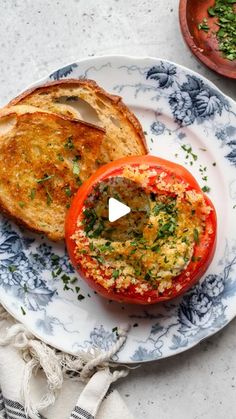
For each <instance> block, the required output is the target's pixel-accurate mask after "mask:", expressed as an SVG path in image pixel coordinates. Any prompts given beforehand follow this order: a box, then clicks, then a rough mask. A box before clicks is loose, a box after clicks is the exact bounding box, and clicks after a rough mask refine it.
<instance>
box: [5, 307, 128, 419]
mask: <svg viewBox="0 0 236 419" xmlns="http://www.w3.org/2000/svg"><path fill="white" fill-rule="evenodd" d="M122 339H123V340H122ZM124 340H125V338H121V341H120V345H122V344H123V343H124ZM116 349H117V348H114V351H115V350H116ZM99 357H100V359H98V358H99ZM102 358H103V359H102ZM105 359H106V354H99V356H97V357H95V358H94V359H90V360H89V361H88V362H87V364H86V363H85V364H84V368H83V371H80V372H79V374H77V373H74V374H73V376H71V374H70V375H69V374H68V371H69V369H70V368H72V369H74V371H76V368H75V366H76V365H77V367H78V361H77V360H73V358H72V357H69V356H68V355H66V354H62V353H60V352H58V351H55V350H54V349H52V348H49V347H48V346H47V345H45V344H43V343H42V342H40V341H38V340H36V339H35V338H34V337H33V336H32V335H31V334H30V333H29V332H28V331H27V329H26V328H25V327H24V326H23V325H20V324H17V323H16V322H15V321H14V320H13V319H12V318H11V317H10V316H9V315H8V314H7V313H6V312H5V310H4V309H3V308H2V307H1V306H0V419H3V418H4V419H26V418H30V419H36V418H41V419H68V418H69V419H94V418H96V419H121V418H122V419H134V418H133V416H132V415H131V413H130V412H129V411H128V409H127V407H126V405H125V403H124V402H123V400H122V398H121V396H120V395H119V393H118V392H117V391H116V390H114V391H111V392H110V393H108V390H109V387H110V384H111V383H112V382H114V381H116V379H117V378H120V377H122V376H125V375H127V371H126V370H123V371H117V370H115V371H114V372H113V373H111V372H110V369H109V362H107V360H105ZM76 362H77V364H76ZM63 365H64V366H65V365H67V366H68V368H67V371H65V368H64V371H63ZM31 367H33V368H31ZM93 368H94V371H95V373H94V374H93V373H91V371H92V369H93ZM78 369H79V368H78ZM83 374H84V376H85V375H86V374H88V375H89V374H90V375H91V378H90V379H89V381H88V382H87V383H84V382H81V381H79V379H80V378H81V377H82V376H83ZM80 375H81V377H80Z"/></svg>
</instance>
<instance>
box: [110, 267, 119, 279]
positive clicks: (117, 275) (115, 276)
mask: <svg viewBox="0 0 236 419" xmlns="http://www.w3.org/2000/svg"><path fill="white" fill-rule="evenodd" d="M119 275H120V271H119V269H115V270H114V271H113V273H112V276H113V278H115V279H117V278H118V277H119Z"/></svg>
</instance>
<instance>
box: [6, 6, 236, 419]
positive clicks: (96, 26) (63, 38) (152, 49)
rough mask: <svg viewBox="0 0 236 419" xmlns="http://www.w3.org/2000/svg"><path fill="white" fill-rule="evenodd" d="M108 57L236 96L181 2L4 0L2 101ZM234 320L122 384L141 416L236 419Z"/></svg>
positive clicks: (232, 84)
mask: <svg viewBox="0 0 236 419" xmlns="http://www.w3.org/2000/svg"><path fill="white" fill-rule="evenodd" d="M103 54H111V55H112V54H130V55H137V56H138V55H140V56H144V55H151V56H157V57H161V58H167V59H170V60H172V61H176V62H177V63H179V64H183V65H185V66H187V67H189V68H191V69H193V70H196V71H198V72H199V73H200V74H202V75H204V76H206V77H208V78H209V79H210V80H212V81H213V82H214V83H215V84H216V85H217V86H218V87H219V88H221V89H222V90H223V92H225V93H226V94H228V95H230V96H231V97H233V98H234V99H236V82H235V81H230V80H227V79H224V78H222V77H220V76H218V75H216V74H214V73H212V72H211V71H210V70H207V69H206V68H205V67H203V66H202V65H201V64H200V63H199V62H197V61H196V60H195V58H194V57H193V56H192V55H191V53H190V51H189V50H188V48H187V47H186V46H185V44H184V42H183V40H182V37H181V34H180V30H179V24H178V1H177V0H147V1H145V0H141V1H140V0H99V1H94V0H61V1H56V0H50V1H47V0H0V86H1V87H0V104H1V105H3V104H5V103H6V102H7V101H8V100H9V99H10V98H11V97H13V96H15V95H16V94H17V93H18V92H19V91H21V90H22V89H24V88H25V87H27V86H28V85H29V84H31V83H32V82H34V81H36V80H38V79H40V78H42V77H44V76H46V75H47V74H48V73H51V72H52V71H53V70H55V69H56V68H57V67H59V66H63V65H65V64H67V63H69V62H72V61H75V60H77V59H79V58H84V57H86V56H92V55H103ZM235 348H236V320H235V321H232V322H231V324H230V325H229V326H228V327H226V328H225V329H224V330H223V331H222V332H220V333H219V334H218V335H216V336H214V337H212V338H211V339H209V340H206V341H205V342H203V343H202V344H200V345H198V346H197V347H195V348H194V349H192V350H190V351H188V352H186V353H183V354H181V355H178V356H176V357H174V358H170V359H166V360H163V361H159V362H156V363H155V364H154V363H151V364H147V365H146V366H144V365H143V366H142V367H140V368H139V369H137V370H134V371H132V372H131V373H130V375H129V377H128V378H127V379H125V380H122V381H120V382H119V383H117V384H116V386H117V388H118V390H119V391H120V393H121V394H122V395H123V397H124V398H125V401H126V403H127V405H128V406H129V407H130V410H131V411H132V412H133V413H134V414H135V417H137V419H141V418H142V419H172V418H174V419H200V418H201V419H225V418H227V419H235V418H236V378H235V377H236V353H235V352H236V351H235Z"/></svg>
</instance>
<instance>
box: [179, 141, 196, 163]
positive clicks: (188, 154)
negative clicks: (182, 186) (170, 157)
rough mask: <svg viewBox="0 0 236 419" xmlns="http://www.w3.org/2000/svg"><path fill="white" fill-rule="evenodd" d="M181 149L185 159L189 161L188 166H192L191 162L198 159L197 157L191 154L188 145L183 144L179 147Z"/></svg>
mask: <svg viewBox="0 0 236 419" xmlns="http://www.w3.org/2000/svg"><path fill="white" fill-rule="evenodd" d="M181 148H182V149H183V150H184V151H185V153H186V154H185V159H186V160H189V163H190V165H191V166H192V165H193V162H194V161H196V160H197V159H198V156H197V155H196V154H195V153H193V149H192V147H191V146H190V145H187V144H183V145H181Z"/></svg>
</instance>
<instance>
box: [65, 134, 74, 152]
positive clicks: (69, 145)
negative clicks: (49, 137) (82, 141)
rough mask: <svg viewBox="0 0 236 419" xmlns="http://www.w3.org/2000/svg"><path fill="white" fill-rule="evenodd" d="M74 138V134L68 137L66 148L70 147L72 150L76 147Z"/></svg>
mask: <svg viewBox="0 0 236 419" xmlns="http://www.w3.org/2000/svg"><path fill="white" fill-rule="evenodd" d="M72 140H73V137H72V136H70V137H68V138H67V141H66V143H65V148H68V149H69V150H72V149H73V148H74V144H73V142H72Z"/></svg>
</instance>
